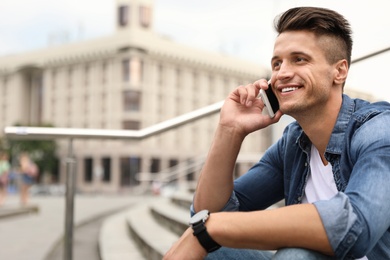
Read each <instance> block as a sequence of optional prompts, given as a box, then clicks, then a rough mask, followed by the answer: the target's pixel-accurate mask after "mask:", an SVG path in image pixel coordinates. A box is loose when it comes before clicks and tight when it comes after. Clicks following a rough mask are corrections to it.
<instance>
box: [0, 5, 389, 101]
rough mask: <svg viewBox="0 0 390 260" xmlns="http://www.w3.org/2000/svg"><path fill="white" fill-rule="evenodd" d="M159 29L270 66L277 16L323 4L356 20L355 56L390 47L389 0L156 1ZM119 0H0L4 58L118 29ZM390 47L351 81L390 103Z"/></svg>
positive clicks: (355, 70) (357, 68) (358, 68)
mask: <svg viewBox="0 0 390 260" xmlns="http://www.w3.org/2000/svg"><path fill="white" fill-rule="evenodd" d="M154 3H155V8H154V11H153V15H154V30H155V31H156V32H157V33H159V34H161V35H164V36H166V37H169V38H171V39H172V40H173V41H176V42H179V43H182V44H185V45H188V46H193V47H196V48H200V49H205V50H209V51H215V52H222V53H226V54H229V55H232V56H236V57H239V58H242V59H246V60H250V61H253V62H256V63H259V64H262V65H266V66H269V65H270V59H271V56H272V50H273V44H274V40H275V37H276V34H275V32H274V29H273V20H274V18H275V16H276V15H278V14H280V13H282V12H283V11H285V10H287V9H288V8H291V7H294V6H321V7H326V8H330V9H334V10H336V11H338V12H340V13H341V14H343V15H344V16H345V17H346V18H347V19H348V20H349V21H350V23H351V26H352V30H353V39H354V47H353V52H352V59H354V58H358V57H361V56H363V55H366V54H368V53H371V52H374V51H377V50H380V49H384V48H387V47H390V33H389V31H390V14H389V10H390V1H387V0H371V1H367V0H365V1H363V0H343V1H340V0H327V1H324V0H295V1H294V0H241V1H237V0H196V1H183V0H154ZM115 11H116V10H115V0H98V1H96V0H81V1H80V0H66V1H65V0H56V1H53V0H34V1H31V0H1V1H0V56H3V55H8V54H12V53H21V52H24V51H29V50H34V49H40V48H46V47H47V46H51V45H58V44H64V43H67V42H77V41H82V40H87V39H94V38H99V37H104V36H108V35H111V34H113V33H115ZM389 61H390V52H387V53H385V54H382V55H380V56H378V57H375V58H371V59H369V60H366V61H363V62H360V63H356V64H353V65H352V67H351V69H350V73H349V77H348V80H347V87H349V88H352V89H356V90H360V91H364V92H368V93H370V94H372V95H374V96H375V97H377V98H379V99H384V100H388V101H390V82H389V81H390V77H387V76H386V75H387V74H389V75H390V72H388V70H389V69H388V68H387V67H388V64H389Z"/></svg>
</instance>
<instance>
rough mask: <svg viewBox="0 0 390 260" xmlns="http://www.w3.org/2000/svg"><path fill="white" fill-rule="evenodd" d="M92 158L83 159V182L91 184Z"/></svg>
mask: <svg viewBox="0 0 390 260" xmlns="http://www.w3.org/2000/svg"><path fill="white" fill-rule="evenodd" d="M92 162H93V160H92V158H85V159H84V181H85V182H92Z"/></svg>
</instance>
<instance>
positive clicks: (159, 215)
mask: <svg viewBox="0 0 390 260" xmlns="http://www.w3.org/2000/svg"><path fill="white" fill-rule="evenodd" d="M150 210H151V212H152V214H153V216H154V218H155V219H156V221H157V222H158V223H160V224H161V225H162V226H164V227H165V228H167V229H169V230H171V231H172V232H174V233H175V234H177V235H178V236H181V235H182V234H183V233H184V231H185V230H186V229H187V228H188V222H189V220H190V210H189V208H188V209H184V208H183V207H179V206H177V204H175V203H173V202H172V201H171V199H164V200H160V201H158V202H157V203H151V206H150Z"/></svg>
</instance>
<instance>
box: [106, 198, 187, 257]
mask: <svg viewBox="0 0 390 260" xmlns="http://www.w3.org/2000/svg"><path fill="white" fill-rule="evenodd" d="M191 202H192V193H190V192H186V191H184V192H183V191H182V192H175V193H174V194H173V195H171V196H169V197H163V196H155V197H152V198H150V199H145V201H142V202H140V203H138V204H137V205H136V206H134V207H132V208H131V209H128V210H126V211H123V212H120V213H118V214H115V215H113V216H111V217H109V218H107V219H106V220H105V221H104V223H103V225H102V227H101V230H100V235H99V252H100V257H101V259H102V260H119V259H134V260H138V259H142V260H144V259H148V260H149V259H150V260H157V259H159V260H160V259H162V257H163V255H164V254H165V252H167V251H168V249H169V248H170V247H171V246H172V245H173V243H175V242H176V241H177V240H178V239H179V237H180V235H181V234H182V233H183V232H184V230H186V229H187V227H188V221H189V219H190V212H189V206H190V205H191Z"/></svg>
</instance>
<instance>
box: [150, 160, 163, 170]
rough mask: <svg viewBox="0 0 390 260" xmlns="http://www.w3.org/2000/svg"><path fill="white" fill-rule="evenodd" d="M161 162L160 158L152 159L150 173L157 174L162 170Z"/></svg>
mask: <svg viewBox="0 0 390 260" xmlns="http://www.w3.org/2000/svg"><path fill="white" fill-rule="evenodd" d="M160 164H161V161H160V159H158V158H152V163H151V164H150V172H151V173H157V172H159V171H160V170H161V169H160Z"/></svg>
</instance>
